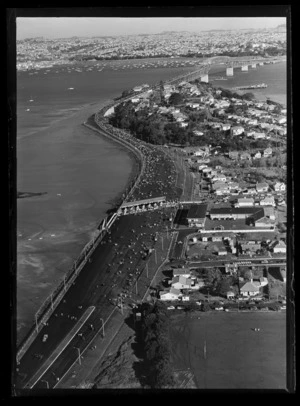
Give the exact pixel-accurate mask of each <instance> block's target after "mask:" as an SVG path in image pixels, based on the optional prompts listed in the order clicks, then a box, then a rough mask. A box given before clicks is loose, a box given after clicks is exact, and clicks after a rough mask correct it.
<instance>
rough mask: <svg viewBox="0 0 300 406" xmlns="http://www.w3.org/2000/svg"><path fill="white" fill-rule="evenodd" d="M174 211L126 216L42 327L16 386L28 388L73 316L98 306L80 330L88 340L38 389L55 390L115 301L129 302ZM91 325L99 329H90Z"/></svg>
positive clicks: (73, 347) (75, 343) (78, 340)
mask: <svg viewBox="0 0 300 406" xmlns="http://www.w3.org/2000/svg"><path fill="white" fill-rule="evenodd" d="M171 210H172V209H165V210H163V211H158V210H157V211H153V212H147V213H140V214H137V215H128V216H122V217H120V218H118V219H117V220H116V221H115V223H114V224H113V225H112V228H111V234H108V235H107V236H106V237H105V238H104V240H103V243H100V245H99V246H98V248H97V249H96V250H95V252H94V253H93V255H92V258H91V262H90V263H88V264H87V266H86V267H85V268H84V269H83V270H82V272H81V273H80V274H79V276H78V277H77V279H76V281H75V282H74V284H73V285H72V287H71V288H70V289H69V291H68V292H67V293H66V295H65V297H64V300H63V301H62V302H61V303H60V305H59V306H58V307H57V308H56V309H55V311H54V314H53V315H52V316H51V317H50V319H49V320H48V325H46V326H44V327H43V328H42V330H41V331H40V332H39V334H38V336H37V338H36V339H35V341H34V342H33V343H32V345H31V346H30V347H29V349H28V351H27V352H26V353H25V355H24V356H23V358H22V359H21V362H20V365H19V366H18V369H19V371H18V375H17V380H16V387H17V388H21V387H24V386H25V385H26V383H27V382H28V381H29V379H30V377H32V375H33V374H34V373H35V372H36V371H37V370H38V369H39V368H40V367H41V366H42V365H43V363H44V362H45V361H46V359H47V358H48V357H49V356H50V355H51V354H52V353H53V351H54V350H55V349H56V348H57V346H58V345H59V343H60V342H61V341H62V340H63V339H64V337H65V336H66V335H67V334H68V333H69V331H70V330H71V329H72V328H73V327H74V325H75V324H76V320H74V319H73V318H74V317H76V318H77V320H78V319H79V318H80V316H81V315H82V314H83V313H84V312H85V310H86V309H87V308H88V307H89V306H95V310H94V312H93V313H92V315H91V316H90V318H89V319H88V322H87V323H86V324H85V325H84V326H83V327H82V328H81V329H80V331H79V334H81V333H82V337H84V338H82V337H80V336H78V335H76V336H75V337H74V339H72V340H71V341H70V343H69V345H68V346H67V347H66V349H65V350H64V351H63V352H62V354H61V355H60V356H59V357H58V358H57V360H56V361H55V362H54V363H53V364H52V365H51V366H50V368H49V369H48V371H47V372H46V373H45V374H44V376H41V378H40V379H39V380H38V381H37V383H36V385H35V386H34V388H45V386H46V383H45V382H47V384H48V385H49V387H50V388H51V387H53V386H54V385H55V384H56V383H57V377H58V378H60V377H62V376H63V374H64V373H65V372H66V371H67V370H68V369H69V367H70V366H71V365H72V364H73V362H74V361H75V360H76V358H77V357H78V350H77V348H79V349H80V351H82V350H83V349H84V347H85V346H86V345H87V344H88V343H89V342H90V341H91V340H92V338H93V337H94V335H95V333H96V332H97V330H99V329H101V327H102V321H101V319H103V320H104V321H105V320H106V319H107V317H108V316H109V315H110V314H111V312H112V311H113V310H114V309H115V307H116V306H115V303H113V300H114V299H116V298H117V296H118V294H119V293H121V292H122V291H123V292H124V293H125V294H127V298H128V297H129V299H128V300H129V301H130V296H131V294H130V290H134V281H135V279H136V278H137V277H138V275H139V273H141V272H142V271H143V270H144V268H145V260H144V259H142V257H144V252H145V248H150V247H153V245H154V243H155V242H154V236H155V234H156V233H157V232H159V231H165V225H164V223H165V221H166V220H165V219H166V218H168V216H169V214H168V212H170V211H171ZM166 212H167V213H166ZM150 224H151V225H150ZM154 224H155V225H154ZM130 244H131V246H130V247H129V245H130ZM122 261H124V262H123V263H122ZM129 284H131V286H130V285H129ZM90 324H92V325H93V329H94V330H92V329H91V328H90ZM44 334H48V336H49V338H48V340H47V341H46V342H45V343H43V342H42V337H43V335H44ZM34 354H41V355H42V356H43V358H42V359H38V358H35V357H34Z"/></svg>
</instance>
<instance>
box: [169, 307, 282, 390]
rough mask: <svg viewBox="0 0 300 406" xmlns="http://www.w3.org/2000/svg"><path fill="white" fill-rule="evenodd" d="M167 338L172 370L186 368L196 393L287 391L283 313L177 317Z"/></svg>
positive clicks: (184, 315) (205, 314) (183, 315)
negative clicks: (214, 391)
mask: <svg viewBox="0 0 300 406" xmlns="http://www.w3.org/2000/svg"><path fill="white" fill-rule="evenodd" d="M197 313H198V312H197ZM198 317H200V319H199V318H198ZM254 328H260V331H259V332H255V331H254V330H253V329H254ZM171 338H172V341H173V343H174V346H173V357H174V369H188V368H190V370H191V372H193V374H194V381H195V384H196V386H197V388H199V389H285V387H286V315H285V313H282V312H270V313H256V312H247V313H246V312H245V313H238V314H236V313H235V314H233V313H225V312H224V313H223V312H222V313H212V312H209V313H198V314H197V316H196V317H195V316H194V317H193V316H188V315H186V314H184V313H182V314H181V315H180V316H174V319H173V324H172V331H171ZM205 343H206V357H205V350H204V347H205Z"/></svg>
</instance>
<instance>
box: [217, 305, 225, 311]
mask: <svg viewBox="0 0 300 406" xmlns="http://www.w3.org/2000/svg"><path fill="white" fill-rule="evenodd" d="M215 310H224V307H223V306H220V307H215Z"/></svg>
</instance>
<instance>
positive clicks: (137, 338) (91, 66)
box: [7, 6, 295, 397]
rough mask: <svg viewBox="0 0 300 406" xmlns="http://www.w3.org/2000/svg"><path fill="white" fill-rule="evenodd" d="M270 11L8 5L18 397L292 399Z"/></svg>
mask: <svg viewBox="0 0 300 406" xmlns="http://www.w3.org/2000/svg"><path fill="white" fill-rule="evenodd" d="M266 8H267V7H266V6H265V8H264V11H263V12H262V13H259V12H260V10H259V6H257V9H258V14H257V15H251V12H250V13H249V12H248V11H247V9H245V10H243V8H241V9H238V10H237V11H238V12H236V13H233V12H232V14H230V13H231V9H229V10H227V11H226V10H224V14H223V15H222V13H216V14H215V15H214V14H212V13H213V11H212V10H210V13H207V10H206V11H205V10H204V9H203V10H201V8H200V7H199V8H198V9H197V10H195V13H194V14H193V13H190V14H189V15H188V14H185V13H182V14H180V10H177V13H175V15H174V14H173V13H172V12H171V11H172V8H171V9H167V10H166V12H164V13H161V15H160V11H161V10H160V9H155V10H154V11H153V13H152V14H151V10H150V11H149V10H148V11H149V12H148V11H147V8H145V9H144V10H142V12H141V13H140V14H139V13H134V10H132V9H129V10H127V12H126V9H124V10H122V9H121V10H117V11H116V10H113V9H111V10H109V9H103V10H101V7H99V8H96V9H95V10H94V11H95V12H94V14H93V11H92V12H91V10H90V9H89V10H88V12H87V13H85V9H82V13H77V14H76V15H75V16H74V13H72V10H71V9H69V10H68V9H62V10H60V9H50V11H49V13H48V14H47V9H43V8H41V9H29V10H27V11H26V10H25V9H7V10H8V14H9V13H10V12H11V13H12V16H13V17H14V18H15V24H13V25H12V26H11V27H10V28H11V30H12V31H13V30H15V33H14V34H13V35H12V36H11V38H10V41H12V42H13V43H14V46H15V55H8V58H9V59H10V63H11V65H12V70H11V71H10V75H11V76H15V84H14V86H15V89H14V90H13V89H11V90H10V91H11V92H12V93H11V94H13V92H15V93H14V96H11V97H12V98H13V99H14V100H15V102H14V104H12V106H14V107H13V108H12V111H14V109H15V113H13V114H14V115H15V117H14V119H13V122H14V123H15V124H14V127H15V131H10V134H9V139H10V142H11V143H12V145H14V148H15V177H16V182H15V185H12V187H13V188H14V190H15V203H14V204H15V214H16V215H15V229H11V230H10V232H11V234H12V235H14V239H15V264H16V266H15V289H13V290H12V292H11V294H12V295H13V296H14V298H15V300H14V303H15V309H14V317H13V318H12V319H13V321H12V322H13V329H14V331H15V336H13V340H15V343H13V347H12V352H13V357H12V358H13V361H12V385H11V386H12V391H13V396H16V397H18V396H22V395H23V394H24V393H26V396H31V395H32V396H34V395H35V394H40V395H42V396H51V393H55V392H56V390H61V393H62V394H63V393H64V391H63V390H68V391H70V390H74V391H75V393H77V392H76V390H78V389H79V390H86V393H88V392H89V391H88V390H90V391H91V392H93V393H94V392H95V391H96V392H98V393H101V392H102V391H105V390H114V391H116V392H117V391H118V390H124V389H126V390H132V391H133V392H134V391H137V392H141V391H143V390H150V391H152V390H153V391H156V390H164V389H174V390H177V389H180V390H186V391H188V392H193V391H195V392H196V390H203V391H205V390H224V391H226V390H231V391H232V390H249V391H254V392H255V391H260V390H266V391H268V390H270V391H274V390H278V391H281V392H293V391H294V368H295V366H294V364H293V357H294V356H295V354H294V352H293V351H294V350H293V348H294V346H293V344H292V343H293V340H294V336H293V334H294V333H293V331H294V310H293V306H292V303H293V296H292V294H293V258H292V255H293V241H292V239H291V238H290V237H289V236H290V235H291V233H289V230H290V229H293V224H292V220H291V219H292V215H291V213H292V210H293V209H292V204H291V201H292V200H293V190H292V189H293V188H292V182H291V177H292V169H291V159H290V152H291V148H292V139H293V135H292V127H291V119H290V117H291V96H290V91H291V82H290V80H291V66H290V59H289V58H290V56H291V48H290V42H289V38H290V31H289V30H290V14H289V13H290V9H289V8H288V7H287V6H286V7H285V8H284V7H282V8H281V9H280V10H279V11H280V12H279V11H278V13H277V14H276V7H275V6H274V7H271V6H269V8H270V10H269V11H270V12H268V8H267V12H266ZM174 9H175V11H176V7H174ZM225 9H226V8H225ZM24 10H25V11H24ZM274 10H275V11H274ZM102 11H103V12H102ZM250 11H251V10H250ZM131 13H132V14H131ZM168 13H169V15H168ZM13 69H15V71H13Z"/></svg>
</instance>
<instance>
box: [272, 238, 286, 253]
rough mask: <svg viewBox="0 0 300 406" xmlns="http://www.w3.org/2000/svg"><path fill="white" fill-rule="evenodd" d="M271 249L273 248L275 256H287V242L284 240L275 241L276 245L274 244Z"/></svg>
mask: <svg viewBox="0 0 300 406" xmlns="http://www.w3.org/2000/svg"><path fill="white" fill-rule="evenodd" d="M271 247H272V248H273V252H274V254H279V253H282V254H286V245H285V242H284V241H282V240H280V241H275V243H273V244H272V246H271Z"/></svg>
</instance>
